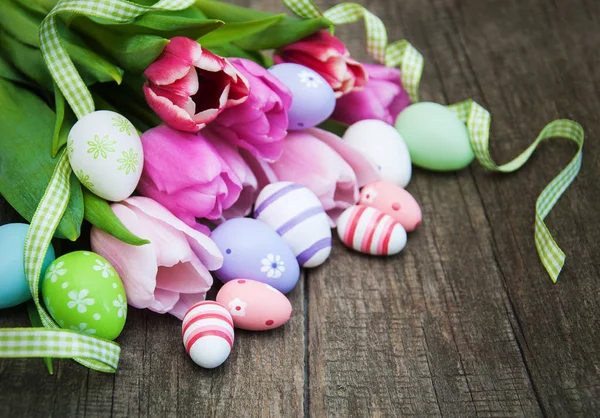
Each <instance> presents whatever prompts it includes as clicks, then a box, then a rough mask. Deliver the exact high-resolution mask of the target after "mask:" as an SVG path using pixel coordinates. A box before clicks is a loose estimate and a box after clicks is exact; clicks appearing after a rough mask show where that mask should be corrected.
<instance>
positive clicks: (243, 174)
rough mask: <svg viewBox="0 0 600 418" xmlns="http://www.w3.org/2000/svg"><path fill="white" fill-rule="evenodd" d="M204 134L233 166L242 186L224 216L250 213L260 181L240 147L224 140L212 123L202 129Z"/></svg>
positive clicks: (232, 216) (238, 215)
mask: <svg viewBox="0 0 600 418" xmlns="http://www.w3.org/2000/svg"><path fill="white" fill-rule="evenodd" d="M202 135H203V136H204V137H205V138H206V139H208V140H209V142H210V143H211V144H212V145H213V147H215V150H217V153H218V154H219V155H220V156H221V158H223V160H224V161H225V162H226V163H227V165H229V167H231V169H232V170H233V172H234V173H235V175H236V176H237V177H238V178H239V180H240V184H241V186H242V191H241V192H240V195H239V197H238V199H237V201H236V202H235V203H234V204H233V206H231V207H230V208H229V209H227V210H224V211H223V214H222V218H223V219H224V220H225V219H231V218H239V217H243V216H246V215H248V214H249V213H250V210H251V209H252V205H253V204H254V201H255V200H256V197H257V195H258V183H257V180H256V177H255V176H254V173H253V172H252V170H251V169H250V167H249V166H248V164H247V163H246V161H245V160H244V158H242V156H241V155H240V150H239V148H237V147H236V146H234V145H231V144H230V143H228V142H226V141H223V140H222V138H221V137H220V136H219V135H218V134H217V133H216V132H214V130H213V129H212V124H211V125H210V127H207V128H204V129H203V130H202Z"/></svg>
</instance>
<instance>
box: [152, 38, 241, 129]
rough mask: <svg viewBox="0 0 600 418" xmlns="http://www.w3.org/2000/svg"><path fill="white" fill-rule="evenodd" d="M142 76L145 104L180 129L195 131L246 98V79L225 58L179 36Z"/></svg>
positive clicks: (172, 40)
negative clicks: (145, 81)
mask: <svg viewBox="0 0 600 418" xmlns="http://www.w3.org/2000/svg"><path fill="white" fill-rule="evenodd" d="M144 75H145V76H146V78H147V79H148V82H147V83H146V84H145V85H144V95H145V96H146V101H147V102H148V105H149V106H150V107H151V108H152V110H154V112H156V114H157V115H158V116H159V117H160V118H161V119H162V120H163V121H164V122H165V123H166V124H167V125H169V126H171V127H173V128H175V129H179V130H181V131H187V132H197V131H199V130H200V129H202V128H204V126H206V124H207V123H208V122H210V121H212V120H214V119H215V118H216V117H217V116H218V115H219V113H221V112H222V111H223V110H225V109H227V108H230V107H232V106H236V105H238V104H240V103H243V102H244V101H245V100H246V99H247V98H248V90H249V86H248V81H247V80H246V79H245V78H244V76H242V75H241V74H240V73H239V72H238V71H237V70H236V69H235V68H234V67H233V66H232V65H231V63H230V62H229V61H227V60H226V59H225V58H222V57H219V56H217V55H215V54H213V53H212V52H210V51H207V50H205V49H202V47H201V46H200V44H198V42H196V41H194V40H192V39H189V38H185V37H182V36H177V37H175V38H171V40H170V41H169V43H168V44H167V46H166V47H165V49H164V51H163V52H162V54H161V55H160V56H159V57H158V59H157V60H156V61H154V62H153V63H152V64H150V65H149V66H148V68H146V71H145V72H144Z"/></svg>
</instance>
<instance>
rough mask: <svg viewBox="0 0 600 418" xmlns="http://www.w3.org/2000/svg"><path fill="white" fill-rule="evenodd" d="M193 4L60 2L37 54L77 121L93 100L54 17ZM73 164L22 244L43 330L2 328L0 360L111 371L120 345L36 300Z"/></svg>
mask: <svg viewBox="0 0 600 418" xmlns="http://www.w3.org/2000/svg"><path fill="white" fill-rule="evenodd" d="M192 3H193V0H161V1H159V2H158V3H156V4H155V5H154V6H152V7H147V6H142V5H138V4H135V3H131V2H129V1H124V0H61V1H59V2H58V3H57V4H56V6H55V7H54V8H53V9H52V10H51V11H50V13H49V14H48V15H47V16H46V18H45V19H44V21H43V22H42V24H41V25H40V42H41V50H42V54H43V56H44V60H45V62H46V65H47V67H48V69H49V71H50V73H51V74H52V77H53V78H54V81H55V82H56V84H57V85H58V87H59V88H60V90H61V92H62V93H63V95H64V96H65V98H66V99H67V101H68V102H69V105H70V106H71V108H72V109H73V111H74V112H75V114H76V115H77V117H78V118H82V117H83V116H85V115H86V114H88V113H90V112H93V111H94V101H93V100H92V96H91V94H90V92H89V91H88V89H87V87H86V85H85V83H84V82H83V80H82V79H81V76H80V75H79V73H78V72H77V69H76V68H75V66H74V65H73V62H72V61H71V59H70V58H69V56H68V54H67V52H66V51H65V49H64V47H63V46H62V44H61V41H60V38H59V35H58V32H57V29H56V18H57V16H58V15H59V14H61V13H68V14H79V15H85V16H95V17H99V18H103V19H107V20H109V21H111V22H114V23H127V22H130V21H132V20H133V19H135V18H136V17H138V16H141V15H143V14H144V13H146V12H148V11H150V10H179V9H184V8H186V7H189V6H190V5H191V4H192ZM70 176H71V166H70V165H69V161H68V158H67V154H66V153H65V152H63V153H62V154H61V155H60V157H59V160H58V164H57V165H56V168H55V170H54V173H53V174H52V177H51V179H50V184H49V185H48V187H47V189H46V191H45V192H44V196H43V197H42V200H41V202H40V204H39V206H38V208H37V210H36V212H35V214H34V216H33V219H32V220H31V225H30V227H29V230H28V232H27V238H26V242H25V274H26V277H27V282H28V284H29V288H30V289H31V293H32V295H33V300H34V302H35V305H36V308H37V311H38V313H39V316H40V319H41V321H42V324H43V325H44V327H45V328H15V329H0V357H59V358H73V359H74V360H75V361H77V362H78V363H80V364H83V365H84V366H86V367H89V368H91V369H94V370H97V371H101V372H108V373H111V372H113V373H114V372H115V371H116V369H117V366H118V363H119V356H120V352H121V349H120V347H119V345H118V344H116V343H114V342H112V341H107V340H104V339H102V338H98V337H93V336H89V335H85V334H83V333H78V332H72V331H68V330H62V329H60V327H59V326H58V325H57V324H56V323H55V322H54V320H53V319H52V318H51V317H50V315H49V314H48V313H47V312H46V310H45V309H44V308H43V306H42V305H41V303H40V299H39V276H40V272H41V269H42V263H43V259H44V256H45V254H46V251H47V250H48V247H49V245H50V241H51V240H52V236H53V235H54V232H55V231H56V228H57V227H58V224H59V222H60V220H61V218H62V216H63V214H64V212H65V209H66V207H67V204H68V202H69V194H70V183H69V178H70Z"/></svg>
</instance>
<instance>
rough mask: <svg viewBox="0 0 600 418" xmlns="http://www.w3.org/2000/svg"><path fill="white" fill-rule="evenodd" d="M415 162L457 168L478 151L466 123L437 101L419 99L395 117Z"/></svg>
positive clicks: (433, 167)
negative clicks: (473, 144) (474, 147)
mask: <svg viewBox="0 0 600 418" xmlns="http://www.w3.org/2000/svg"><path fill="white" fill-rule="evenodd" d="M396 129H397V130H398V132H400V135H402V138H404V141H405V142H406V145H407V146H408V150H409V151H410V157H411V159H412V162H413V163H414V164H415V165H418V166H420V167H423V168H427V169H429V170H437V171H454V170H460V169H461V168H464V167H466V166H468V165H469V164H470V163H471V161H473V158H474V157H475V154H474V153H473V149H472V148H471V144H470V141H469V132H468V131H467V126H466V125H465V124H464V123H463V122H462V121H461V120H460V119H458V117H456V115H455V114H454V113H452V111H450V110H448V109H446V108H445V107H444V106H442V105H440V104H437V103H428V102H422V103H416V104H413V105H411V106H409V107H407V108H406V109H404V110H403V111H402V112H401V113H400V114H399V115H398V118H397V119H396Z"/></svg>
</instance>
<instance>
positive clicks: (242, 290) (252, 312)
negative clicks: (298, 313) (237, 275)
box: [216, 279, 292, 331]
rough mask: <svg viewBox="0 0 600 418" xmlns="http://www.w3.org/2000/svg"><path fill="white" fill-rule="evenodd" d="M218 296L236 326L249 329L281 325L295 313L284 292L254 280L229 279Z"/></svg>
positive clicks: (254, 329)
mask: <svg viewBox="0 0 600 418" xmlns="http://www.w3.org/2000/svg"><path fill="white" fill-rule="evenodd" d="M216 299H217V302H218V303H220V304H221V305H223V306H224V307H225V308H226V309H227V310H228V311H229V313H230V314H231V317H232V319H233V324H234V326H235V327H236V328H240V329H245V330H248V331H265V330H268V329H273V328H277V327H280V326H282V325H283V324H285V323H286V322H287V321H288V320H289V319H290V317H291V316H292V304H291V303H290V301H289V300H288V299H287V298H286V297H285V295H284V294H283V293H281V292H280V291H279V290H277V289H275V288H274V287H272V286H269V285H268V284H266V283H262V282H257V281H254V280H247V279H235V280H232V281H230V282H227V283H225V285H224V286H223V287H222V288H221V289H220V290H219V293H218V294H217V298H216Z"/></svg>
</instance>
